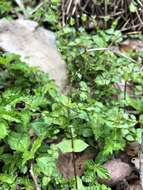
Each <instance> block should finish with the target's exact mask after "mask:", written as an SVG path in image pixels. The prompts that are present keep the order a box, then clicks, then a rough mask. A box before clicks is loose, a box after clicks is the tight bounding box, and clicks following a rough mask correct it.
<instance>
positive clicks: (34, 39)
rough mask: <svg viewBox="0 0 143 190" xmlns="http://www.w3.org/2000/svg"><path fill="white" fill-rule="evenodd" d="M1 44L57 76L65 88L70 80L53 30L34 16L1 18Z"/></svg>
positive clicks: (57, 79)
mask: <svg viewBox="0 0 143 190" xmlns="http://www.w3.org/2000/svg"><path fill="white" fill-rule="evenodd" d="M0 48H1V49H3V50H4V51H6V52H10V53H15V54H19V55H20V56H21V59H22V60H24V61H25V62H26V63H28V64H29V65H30V66H36V67H39V68H40V69H41V70H42V71H44V72H46V73H48V74H49V76H50V78H51V79H54V80H55V82H56V84H57V86H58V87H59V88H60V90H61V91H64V88H65V84H66V78H67V73H66V64H65V62H64V61H63V60H62V58H61V55H60V54H59V52H58V49H57V47H56V42H55V35H54V33H53V32H51V31H49V30H46V29H44V28H42V27H38V24H37V23H36V22H34V21H31V20H22V19H18V20H14V21H8V20H5V19H1V20H0Z"/></svg>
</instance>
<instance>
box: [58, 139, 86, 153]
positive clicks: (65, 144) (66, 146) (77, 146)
mask: <svg viewBox="0 0 143 190" xmlns="http://www.w3.org/2000/svg"><path fill="white" fill-rule="evenodd" d="M73 143H74V149H73V147H72V141H71V140H67V139H64V140H62V142H60V143H59V144H57V145H56V147H57V148H59V149H60V150H61V151H62V152H63V153H65V152H72V151H74V152H81V151H83V150H85V149H86V148H87V147H88V146H89V145H88V144H87V143H85V142H84V141H82V140H81V139H74V142H73Z"/></svg>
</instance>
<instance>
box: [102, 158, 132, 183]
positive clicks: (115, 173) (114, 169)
mask: <svg viewBox="0 0 143 190" xmlns="http://www.w3.org/2000/svg"><path fill="white" fill-rule="evenodd" d="M103 166H104V167H105V168H106V169H107V170H108V172H109V174H110V176H111V178H110V179H104V180H102V182H103V183H104V184H107V185H115V184H116V183H118V182H120V181H122V180H124V179H125V178H126V177H128V176H129V175H130V174H131V172H132V168H131V167H130V166H129V164H127V163H125V162H122V161H121V160H120V159H115V160H110V161H108V162H107V163H105V164H104V165H103Z"/></svg>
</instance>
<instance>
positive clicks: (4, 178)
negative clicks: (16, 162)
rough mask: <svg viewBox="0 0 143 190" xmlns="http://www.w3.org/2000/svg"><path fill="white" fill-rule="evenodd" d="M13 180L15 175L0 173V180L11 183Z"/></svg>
mask: <svg viewBox="0 0 143 190" xmlns="http://www.w3.org/2000/svg"><path fill="white" fill-rule="evenodd" d="M14 181H15V177H13V176H11V175H8V174H0V182H3V183H8V184H12V183H13V182H14Z"/></svg>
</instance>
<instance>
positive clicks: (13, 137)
mask: <svg viewBox="0 0 143 190" xmlns="http://www.w3.org/2000/svg"><path fill="white" fill-rule="evenodd" d="M7 141H8V144H9V145H10V147H11V149H13V150H16V151H19V152H24V151H26V150H28V148H29V146H30V138H29V136H28V134H23V133H16V132H11V133H10V134H9V136H8V140H7Z"/></svg>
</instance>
